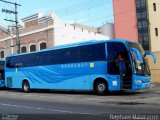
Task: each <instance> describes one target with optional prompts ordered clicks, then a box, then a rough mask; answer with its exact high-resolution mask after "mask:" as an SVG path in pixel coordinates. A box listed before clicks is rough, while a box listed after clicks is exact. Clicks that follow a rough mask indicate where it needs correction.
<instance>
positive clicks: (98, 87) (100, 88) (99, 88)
mask: <svg viewBox="0 0 160 120" xmlns="http://www.w3.org/2000/svg"><path fill="white" fill-rule="evenodd" d="M94 90H95V92H96V94H98V95H105V94H106V93H107V84H106V83H105V82H104V81H97V82H96V83H95V85H94Z"/></svg>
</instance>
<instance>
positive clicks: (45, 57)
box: [6, 44, 106, 68]
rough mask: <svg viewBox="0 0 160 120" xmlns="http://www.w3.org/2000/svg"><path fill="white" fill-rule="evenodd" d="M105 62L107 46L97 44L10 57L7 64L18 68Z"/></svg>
mask: <svg viewBox="0 0 160 120" xmlns="http://www.w3.org/2000/svg"><path fill="white" fill-rule="evenodd" d="M105 60H106V55H105V44H95V45H86V46H79V47H71V48H64V49H59V50H51V51H46V52H38V53H31V54H27V55H20V56H16V57H8V58H7V59H6V62H7V67H11V68H16V67H29V66H42V65H52V64H64V63H76V62H89V61H105Z"/></svg>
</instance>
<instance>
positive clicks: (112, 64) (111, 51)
mask: <svg viewBox="0 0 160 120" xmlns="http://www.w3.org/2000/svg"><path fill="white" fill-rule="evenodd" d="M107 51H108V55H107V60H108V73H109V74H119V67H118V65H117V63H116V59H117V56H118V54H121V55H122V57H123V58H124V59H128V53H127V49H126V47H125V45H124V44H123V43H117V42H116V43H115V42H113V43H112V42H110V43H107Z"/></svg>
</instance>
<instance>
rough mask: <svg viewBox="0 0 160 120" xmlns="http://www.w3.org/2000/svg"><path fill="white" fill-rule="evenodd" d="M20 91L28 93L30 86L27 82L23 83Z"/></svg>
mask: <svg viewBox="0 0 160 120" xmlns="http://www.w3.org/2000/svg"><path fill="white" fill-rule="evenodd" d="M22 90H23V92H25V93H29V92H30V85H29V82H28V81H27V80H25V81H23V83H22Z"/></svg>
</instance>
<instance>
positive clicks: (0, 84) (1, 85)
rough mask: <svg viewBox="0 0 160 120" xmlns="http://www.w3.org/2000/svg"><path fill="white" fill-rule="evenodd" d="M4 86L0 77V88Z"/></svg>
mask: <svg viewBox="0 0 160 120" xmlns="http://www.w3.org/2000/svg"><path fill="white" fill-rule="evenodd" d="M3 87H5V81H4V80H2V79H0V88H3Z"/></svg>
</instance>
